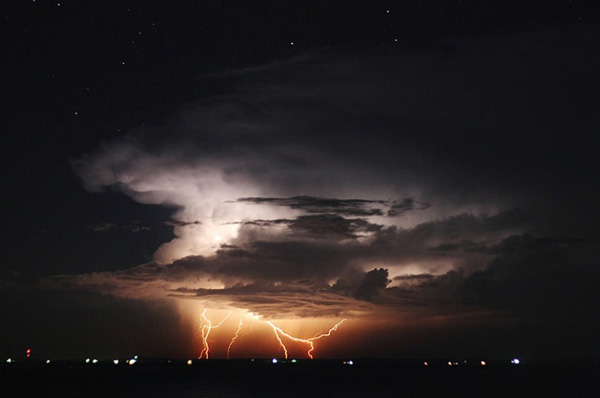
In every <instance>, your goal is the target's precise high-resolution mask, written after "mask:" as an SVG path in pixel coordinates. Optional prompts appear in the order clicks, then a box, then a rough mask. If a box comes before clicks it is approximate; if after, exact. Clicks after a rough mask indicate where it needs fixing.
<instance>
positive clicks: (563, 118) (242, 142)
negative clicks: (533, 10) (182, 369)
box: [52, 30, 600, 330]
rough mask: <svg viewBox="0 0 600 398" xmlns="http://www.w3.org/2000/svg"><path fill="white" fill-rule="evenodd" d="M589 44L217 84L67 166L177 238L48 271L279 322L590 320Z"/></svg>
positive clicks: (541, 43) (328, 67)
mask: <svg viewBox="0 0 600 398" xmlns="http://www.w3.org/2000/svg"><path fill="white" fill-rule="evenodd" d="M575 38H576V39H577V40H579V45H577V46H572V45H571V40H572V39H575ZM593 42H596V39H595V38H594V36H593V35H592V34H591V32H588V31H585V30H581V31H574V32H571V33H569V34H568V35H562V34H559V33H558V32H555V31H552V30H547V31H537V32H533V34H531V35H529V36H527V37H524V36H518V37H514V36H501V35H497V36H493V37H486V38H481V39H477V40H471V41H461V40H455V41H447V42H445V43H443V44H440V45H438V46H434V47H431V48H427V49H424V50H418V51H416V50H415V51H413V52H410V51H400V52H396V51H390V52H386V53H381V52H377V53H369V52H363V53H353V54H349V53H344V52H341V51H321V52H315V53H310V54H306V55H304V56H301V57H297V58H293V59H291V60H288V61H286V62H279V63H273V64H269V65H265V66H263V67H258V68H248V69H242V70H237V71H231V72H227V73H222V74H216V75H211V76H206V77H204V79H205V80H206V81H210V82H211V83H212V84H216V85H217V86H218V85H220V84H222V85H223V87H226V88H227V90H222V91H220V92H219V94H215V95H212V96H209V97H207V98H204V99H202V100H200V101H198V102H194V103H190V104H188V105H187V106H186V107H185V108H183V109H181V110H180V111H179V113H178V114H177V115H175V116H173V117H172V118H171V119H169V120H166V121H164V122H163V123H162V124H160V125H156V126H153V127H150V128H147V129H142V130H134V131H131V132H130V133H129V134H128V135H127V136H126V137H125V138H122V139H118V140H113V141H110V142H106V143H104V144H102V146H101V147H100V148H99V149H98V150H97V151H95V152H92V153H89V154H86V155H84V156H82V157H81V158H79V159H76V160H74V161H73V162H72V164H73V167H74V169H75V171H76V172H77V173H78V174H79V175H80V176H81V178H82V180H83V182H84V184H85V186H86V188H87V189H89V190H92V191H100V190H104V189H108V188H110V189H116V190H118V191H121V192H122V193H124V194H125V195H128V196H130V197H131V198H132V199H133V200H136V201H138V202H140V203H147V204H159V205H164V206H168V207H171V208H173V215H172V217H173V220H172V221H170V222H169V225H172V226H173V227H174V233H175V236H176V237H175V239H173V240H172V241H171V242H167V243H165V244H164V245H163V246H161V247H160V248H159V249H158V250H157V252H156V253H155V260H156V261H154V262H151V263H148V264H142V265H139V266H136V267H133V268H130V269H125V270H120V271H115V272H107V273H96V274H85V275H77V276H64V277H57V278H54V279H53V280H52V283H53V284H57V285H60V286H63V287H64V286H69V287H70V288H77V287H85V288H89V289H94V290H97V291H104V292H110V294H114V295H118V296H124V297H156V296H157V295H158V296H161V297H176V298H188V299H196V300H212V301H213V302H214V301H216V302H221V303H222V304H223V305H225V306H230V307H236V308H243V309H245V310H248V311H254V312H256V313H261V314H263V315H265V316H272V317H277V316H323V315H325V314H327V315H344V314H354V315H357V314H360V315H361V316H370V315H373V314H390V313H392V314H393V313H400V312H406V311H408V312H413V313H415V314H422V315H428V316H439V315H440V314H469V313H480V312H482V311H483V313H485V314H489V313H497V314H503V315H504V316H507V317H509V318H510V317H513V316H514V317H516V318H518V319H525V317H526V316H532V317H534V318H536V319H537V318H540V317H541V315H540V312H539V311H537V309H539V308H546V307H545V306H548V305H549V306H550V307H551V308H552V310H549V311H548V313H546V315H547V316H546V318H545V320H544V322H546V321H547V320H548V319H554V320H555V321H556V320H557V319H559V318H564V319H568V321H569V322H571V323H572V324H573V325H576V324H581V323H582V322H584V318H585V316H586V315H585V314H587V313H589V311H592V307H593V306H594V305H596V304H597V303H598V299H599V295H598V294H597V293H596V292H595V290H594V289H593V288H592V286H593V285H594V284H595V283H597V282H598V268H597V266H596V264H598V263H599V261H598V260H599V259H598V256H597V253H596V251H595V250H594V247H595V244H596V243H595V242H597V241H598V238H599V234H598V229H597V225H598V224H597V221H598V220H599V216H600V212H598V211H597V209H596V207H595V205H594V206H592V203H593V199H592V198H593V197H594V190H593V187H590V184H589V181H590V173H591V171H590V168H589V167H588V166H587V160H586V159H588V158H589V156H588V155H590V147H589V146H588V145H586V144H585V142H583V141H582V140H581V139H579V138H578V137H582V136H584V135H585V134H588V133H589V132H590V131H589V126H591V125H593V124H596V125H597V124H598V123H597V122H598V121H599V120H598V114H597V112H589V110H590V109H589V104H586V103H584V102H583V101H582V100H581V98H579V97H578V95H579V94H578V93H579V92H580V90H581V88H582V87H583V86H585V85H591V86H594V85H597V84H598V78H597V74H596V73H588V72H589V71H588V69H589V68H591V66H590V65H588V64H586V63H585V62H581V61H582V60H583V59H584V58H585V57H586V55H585V54H584V52H582V51H583V49H587V50H589V48H590V47H589V46H590V43H593ZM550 43H551V44H552V45H550ZM557 49H558V51H557ZM558 53H560V57H559V56H558V55H557V54H558ZM594 54H595V55H597V54H596V53H594ZM565 69H566V70H569V73H568V74H565V73H564V70H565ZM526 86H527V87H530V86H534V89H527V90H525V89H523V87H526ZM559 97H560V98H559ZM582 118H585V119H586V120H587V121H586V123H580V121H581V120H582ZM590 119H592V121H593V122H590ZM566 151H568V152H569V154H570V155H569V161H568V162H563V161H561V159H563V157H564V153H565V152H566ZM574 193H576V194H574ZM540 322H541V321H540ZM591 322H592V324H593V325H594V328H595V329H594V330H596V329H598V320H597V318H594V319H593V320H592V321H591Z"/></svg>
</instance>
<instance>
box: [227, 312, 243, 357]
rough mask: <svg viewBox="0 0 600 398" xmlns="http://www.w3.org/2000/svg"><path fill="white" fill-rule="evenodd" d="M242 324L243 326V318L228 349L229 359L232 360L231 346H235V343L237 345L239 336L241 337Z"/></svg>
mask: <svg viewBox="0 0 600 398" xmlns="http://www.w3.org/2000/svg"><path fill="white" fill-rule="evenodd" d="M242 324H243V322H242V318H240V322H239V323H238V327H237V329H236V331H235V335H234V336H233V338H232V339H231V343H229V346H228V347H227V359H230V353H231V346H233V343H235V341H236V340H237V338H238V336H239V335H240V330H242Z"/></svg>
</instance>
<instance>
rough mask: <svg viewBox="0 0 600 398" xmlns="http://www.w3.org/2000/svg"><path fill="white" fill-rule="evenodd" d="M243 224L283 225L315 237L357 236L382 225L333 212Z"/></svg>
mask: <svg viewBox="0 0 600 398" xmlns="http://www.w3.org/2000/svg"><path fill="white" fill-rule="evenodd" d="M244 224H245V225H253V226H260V227H274V226H285V227H287V228H289V230H290V231H291V232H292V233H294V234H299V235H304V236H309V237H315V238H328V237H332V238H340V239H344V238H346V239H347V238H358V237H360V236H365V235H367V234H371V233H373V232H376V231H379V230H380V229H381V228H382V226H381V225H377V224H373V223H370V222H368V221H366V220H364V219H361V218H350V219H348V218H344V217H340V216H338V215H335V214H319V215H308V216H299V217H297V218H296V219H294V220H289V219H279V220H254V221H246V222H245V223H244Z"/></svg>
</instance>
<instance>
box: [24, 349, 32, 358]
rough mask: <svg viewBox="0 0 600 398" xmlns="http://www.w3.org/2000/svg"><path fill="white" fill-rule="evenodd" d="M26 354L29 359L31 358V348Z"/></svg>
mask: <svg viewBox="0 0 600 398" xmlns="http://www.w3.org/2000/svg"><path fill="white" fill-rule="evenodd" d="M25 354H27V358H29V357H30V356H31V348H28V349H27V351H25Z"/></svg>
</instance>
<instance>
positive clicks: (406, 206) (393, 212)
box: [387, 198, 430, 217]
mask: <svg viewBox="0 0 600 398" xmlns="http://www.w3.org/2000/svg"><path fill="white" fill-rule="evenodd" d="M429 206H430V205H429V204H427V203H422V202H418V201H416V200H414V199H412V198H406V199H402V200H395V201H394V202H393V203H392V205H391V206H390V209H389V210H388V212H387V215H388V217H397V216H401V215H403V214H404V213H406V212H408V211H411V210H426V209H428V208H429Z"/></svg>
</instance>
